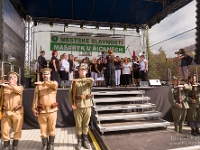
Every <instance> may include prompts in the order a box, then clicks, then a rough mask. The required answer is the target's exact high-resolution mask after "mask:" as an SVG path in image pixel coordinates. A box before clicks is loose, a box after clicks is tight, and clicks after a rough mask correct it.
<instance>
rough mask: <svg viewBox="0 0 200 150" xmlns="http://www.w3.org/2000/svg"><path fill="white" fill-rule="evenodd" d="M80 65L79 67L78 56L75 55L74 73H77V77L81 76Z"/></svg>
mask: <svg viewBox="0 0 200 150" xmlns="http://www.w3.org/2000/svg"><path fill="white" fill-rule="evenodd" d="M78 67H79V63H78V57H74V74H75V79H78V78H79V73H78Z"/></svg>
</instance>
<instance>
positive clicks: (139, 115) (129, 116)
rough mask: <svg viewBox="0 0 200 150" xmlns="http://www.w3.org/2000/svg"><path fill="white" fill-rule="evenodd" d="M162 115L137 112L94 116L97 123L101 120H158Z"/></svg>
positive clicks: (159, 113)
mask: <svg viewBox="0 0 200 150" xmlns="http://www.w3.org/2000/svg"><path fill="white" fill-rule="evenodd" d="M161 115H162V113H161V112H158V111H139V112H130V113H111V114H98V115H95V117H96V118H97V121H103V120H118V119H119V120H120V119H136V118H146V117H147V118H156V117H157V118H159V117H160V116H161Z"/></svg>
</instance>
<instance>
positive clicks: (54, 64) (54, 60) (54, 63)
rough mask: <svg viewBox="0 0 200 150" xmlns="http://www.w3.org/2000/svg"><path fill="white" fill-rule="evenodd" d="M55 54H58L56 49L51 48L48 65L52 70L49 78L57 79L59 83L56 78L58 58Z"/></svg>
mask: <svg viewBox="0 0 200 150" xmlns="http://www.w3.org/2000/svg"><path fill="white" fill-rule="evenodd" d="M57 56H58V52H57V50H53V52H52V57H51V62H50V64H51V65H49V68H51V69H52V71H51V80H52V81H57V82H58V83H59V78H58V72H59V60H58V58H57Z"/></svg>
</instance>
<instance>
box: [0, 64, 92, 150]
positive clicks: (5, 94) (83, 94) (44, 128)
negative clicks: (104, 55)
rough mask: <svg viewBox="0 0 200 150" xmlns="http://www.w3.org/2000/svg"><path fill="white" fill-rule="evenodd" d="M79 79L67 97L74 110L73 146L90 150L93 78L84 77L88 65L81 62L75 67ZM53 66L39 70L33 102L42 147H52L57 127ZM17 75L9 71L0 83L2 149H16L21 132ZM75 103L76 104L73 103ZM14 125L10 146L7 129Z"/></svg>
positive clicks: (21, 119)
mask: <svg viewBox="0 0 200 150" xmlns="http://www.w3.org/2000/svg"><path fill="white" fill-rule="evenodd" d="M77 69H78V75H79V78H78V79H73V82H72V83H71V86H70V90H69V93H68V96H69V97H68V100H69V102H70V103H71V106H72V109H73V111H74V117H75V122H76V132H77V139H78V142H77V145H76V149H78V150H79V149H81V147H82V146H84V148H86V149H89V140H88V128H89V126H88V124H89V120H90V116H91V106H92V105H93V103H92V95H91V88H92V85H93V82H94V80H93V78H86V73H87V71H86V70H87V67H86V66H85V65H84V64H81V65H80V66H79V67H78V68H77ZM51 75H52V69H50V68H43V69H41V77H42V79H43V80H42V81H39V78H40V75H39V72H38V81H37V82H35V84H36V87H35V91H34V97H33V102H32V111H33V114H34V115H35V117H37V118H38V123H39V127H40V134H41V136H40V137H41V140H42V142H41V143H42V144H41V148H40V149H41V150H54V139H55V130H56V120H57V110H58V109H59V108H58V105H59V104H58V102H56V95H57V89H58V83H57V81H51ZM18 79H19V74H18V73H16V72H13V71H11V72H9V73H8V83H9V84H4V83H2V84H0V86H1V103H0V104H1V105H0V117H1V118H0V119H1V133H2V141H3V143H4V146H3V148H2V150H11V149H12V150H18V143H19V139H20V138H21V135H22V125H23V121H24V108H23V104H22V97H23V96H22V94H23V86H21V85H18V84H17V81H18ZM74 104H75V105H74ZM11 127H13V131H14V137H13V143H12V148H11V143H10V129H11Z"/></svg>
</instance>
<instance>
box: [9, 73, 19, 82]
mask: <svg viewBox="0 0 200 150" xmlns="http://www.w3.org/2000/svg"><path fill="white" fill-rule="evenodd" d="M17 80H18V78H17V75H16V74H14V73H12V74H10V75H9V76H8V82H9V84H11V85H16V84H17Z"/></svg>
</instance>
